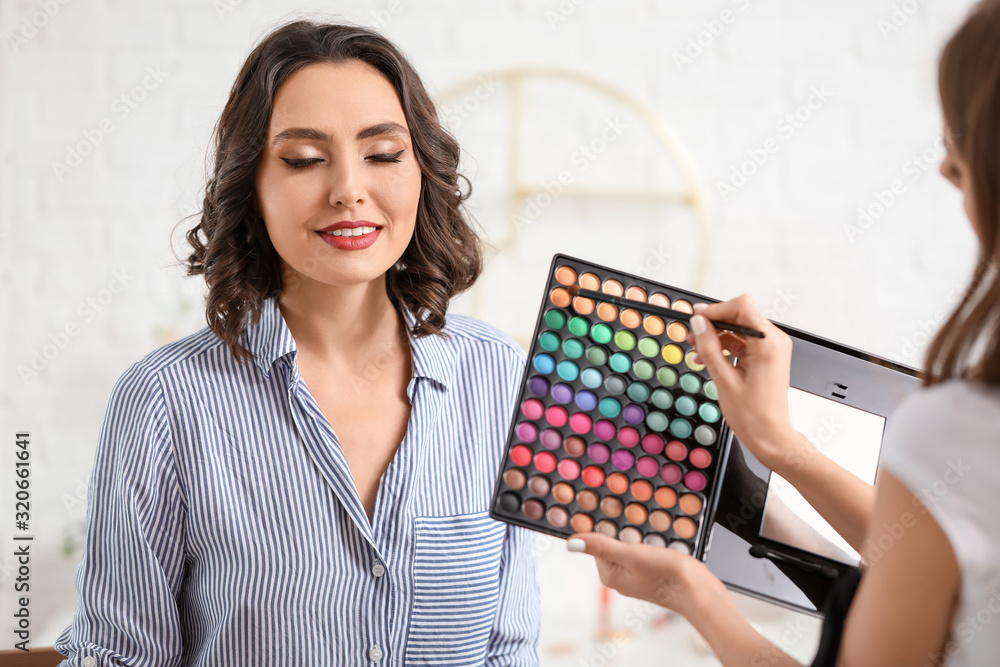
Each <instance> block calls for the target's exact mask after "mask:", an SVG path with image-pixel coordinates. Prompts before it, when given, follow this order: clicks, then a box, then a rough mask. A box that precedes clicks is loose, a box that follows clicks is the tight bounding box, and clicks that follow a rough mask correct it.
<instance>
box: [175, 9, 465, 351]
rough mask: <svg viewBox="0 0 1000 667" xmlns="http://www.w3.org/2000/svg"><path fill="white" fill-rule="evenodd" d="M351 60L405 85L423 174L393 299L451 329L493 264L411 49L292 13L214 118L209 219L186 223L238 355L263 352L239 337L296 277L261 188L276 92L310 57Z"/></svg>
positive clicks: (454, 148)
mask: <svg viewBox="0 0 1000 667" xmlns="http://www.w3.org/2000/svg"><path fill="white" fill-rule="evenodd" d="M346 60H360V61H362V62H365V63H367V64H369V65H371V66H372V67H374V68H375V69H376V70H378V71H379V72H380V73H382V74H383V75H384V76H385V77H386V78H387V79H388V80H389V82H390V83H392V85H393V86H394V87H395V89H396V92H397V93H398V95H399V100H400V103H401V105H402V107H403V113H404V114H405V116H406V121H407V124H408V125H409V129H410V137H411V139H412V142H413V152H414V156H415V158H416V161H417V164H418V165H419V167H420V171H421V174H422V179H421V180H422V183H421V188H420V201H419V204H418V208H417V220H416V226H415V229H414V233H413V239H412V240H411V241H410V244H409V246H408V247H407V248H406V250H405V251H404V252H403V255H402V257H400V259H399V261H398V262H397V263H396V264H395V266H393V267H392V268H390V269H389V271H388V272H387V274H386V289H387V291H388V293H389V298H390V299H391V300H392V302H393V304H394V305H395V306H396V307H397V308H398V307H399V306H400V304H402V305H403V306H405V307H406V308H407V309H408V310H409V311H410V312H412V313H413V314H414V315H415V316H416V324H415V325H414V327H413V330H412V332H411V333H412V334H413V335H414V336H417V337H419V336H426V335H430V334H438V335H442V336H443V335H444V334H443V332H442V329H443V327H444V325H445V311H446V310H447V308H448V303H449V302H450V301H451V299H452V298H453V297H454V296H455V295H457V294H459V293H460V292H462V291H464V290H466V289H468V288H469V287H471V286H472V284H473V283H474V282H475V280H476V278H478V276H479V274H480V272H481V271H482V254H481V249H480V243H479V238H478V237H477V235H476V233H475V232H474V231H473V229H472V227H471V226H470V224H469V222H468V220H467V218H466V215H465V213H464V212H463V206H462V204H463V202H464V201H465V200H466V199H467V198H468V196H469V194H470V191H471V186H470V184H469V182H468V180H467V179H465V177H464V176H462V175H461V174H459V173H458V160H459V147H458V143H457V142H456V141H455V139H454V138H453V137H452V136H451V135H450V134H449V133H448V131H447V130H446V129H445V128H444V127H443V126H442V125H441V122H440V121H439V119H438V115H437V109H436V108H435V106H434V103H433V101H432V100H431V98H430V96H429V95H428V94H427V91H426V90H425V88H424V85H423V83H422V82H421V80H420V77H419V76H417V73H416V72H415V71H414V69H413V67H412V66H411V65H410V63H409V62H408V61H407V59H406V58H405V56H403V54H402V53H401V52H400V51H399V49H397V48H396V47H395V46H394V45H393V44H392V43H391V42H390V41H389V40H387V39H386V38H385V37H383V36H382V35H380V34H378V33H376V32H374V31H372V30H369V29H367V28H362V27H357V26H349V25H337V24H327V23H319V22H313V21H305V20H298V21H293V22H290V23H287V24H285V25H283V26H280V27H279V28H277V29H275V30H274V31H273V32H271V33H270V34H269V35H267V36H266V37H264V39H263V40H262V41H261V42H260V43H259V44H258V45H257V46H256V47H255V48H254V49H253V51H252V52H251V53H250V55H249V56H248V57H247V59H246V61H245V62H244V63H243V66H242V68H241V69H240V72H239V74H238V75H237V76H236V81H235V83H234V84H233V87H232V90H231V91H230V93H229V99H228V101H227V102H226V105H225V107H224V108H223V110H222V115H221V117H220V118H219V121H218V123H217V125H216V128H215V138H214V139H215V155H214V166H213V167H212V168H210V169H209V173H211V177H210V178H209V180H208V183H207V185H206V188H205V198H204V203H203V208H202V211H201V212H200V215H201V221H200V222H199V223H198V225H196V226H195V227H194V228H193V229H191V230H190V231H188V232H187V234H186V237H187V240H188V242H189V243H190V244H191V246H192V248H193V249H194V251H193V252H192V253H191V254H190V255H189V256H188V258H187V260H186V265H187V275H189V276H191V275H200V274H203V275H204V276H205V281H206V282H207V283H208V287H209V292H208V297H207V304H206V305H207V307H206V313H205V317H206V320H207V321H208V326H209V327H210V328H211V329H212V330H213V331H214V332H215V333H216V335H218V336H219V338H221V339H222V340H223V341H224V342H225V343H226V345H227V346H228V347H229V349H230V350H231V351H232V353H233V355H234V356H235V357H236V359H237V360H239V361H245V360H248V359H250V358H252V356H253V355H252V353H251V352H250V351H249V350H247V349H246V348H245V347H244V346H243V345H242V344H240V343H239V341H238V338H239V336H240V334H241V332H242V331H243V328H244V325H245V324H246V323H247V317H248V316H249V317H250V318H252V322H254V323H256V322H257V321H259V318H260V311H261V306H262V303H263V300H264V299H265V298H267V297H270V296H276V295H278V294H280V293H281V291H282V289H283V288H284V287H285V285H284V284H283V278H282V274H281V264H280V261H279V257H278V253H277V251H276V250H275V249H274V246H273V245H272V244H271V241H270V238H269V237H268V234H267V229H266V228H265V226H264V219H263V217H262V215H261V212H260V208H259V204H258V202H257V196H256V190H255V174H256V172H257V166H258V163H259V161H260V157H261V154H262V153H263V150H264V143H265V141H266V137H267V130H268V125H269V123H270V120H271V111H272V104H273V100H274V95H275V92H276V91H277V90H278V88H279V87H280V86H281V84H282V83H284V82H285V81H286V80H287V79H288V78H289V77H290V76H291V75H292V74H294V73H295V72H296V71H298V70H299V69H301V68H302V67H304V66H306V65H310V64H313V63H338V62H343V61H346ZM460 180H461V181H463V182H464V185H465V189H464V191H463V190H462V189H461V188H460V187H459V181H460Z"/></svg>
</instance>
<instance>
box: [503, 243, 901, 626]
mask: <svg viewBox="0 0 1000 667" xmlns="http://www.w3.org/2000/svg"><path fill="white" fill-rule="evenodd" d="M548 275H549V279H548V281H547V284H546V286H545V293H544V296H543V300H542V307H541V309H540V312H539V314H538V321H537V324H536V327H535V333H534V337H533V338H532V344H531V348H530V350H529V356H528V365H527V370H526V372H525V376H524V381H523V384H522V386H521V390H520V395H519V397H518V402H517V406H516V410H515V413H514V415H513V416H512V419H511V425H510V430H509V432H508V437H507V447H506V450H505V453H504V458H503V460H502V463H501V466H500V470H499V473H498V477H497V480H496V484H495V487H494V491H493V498H492V502H491V506H490V514H491V516H492V517H493V518H495V519H498V520H500V521H506V522H508V523H512V524H515V525H519V526H524V527H526V528H530V529H532V530H536V531H540V532H543V533H547V534H550V535H555V536H558V537H569V536H570V535H572V534H573V533H577V532H589V531H600V532H602V533H605V534H607V535H610V536H612V537H617V538H618V539H620V540H622V541H624V542H645V543H647V544H653V545H659V546H663V547H669V548H673V549H676V550H679V551H682V552H684V553H689V554H691V555H693V556H695V557H696V558H698V559H700V560H702V561H703V562H704V563H705V565H706V566H707V567H708V569H709V570H711V571H712V572H713V573H714V574H716V575H717V576H718V577H719V578H720V579H721V580H722V581H723V582H724V583H725V584H726V586H728V587H729V588H730V589H733V590H738V591H740V592H743V593H746V594H748V595H752V596H755V597H758V598H761V599H764V600H767V601H770V602H773V603H775V604H779V605H783V606H786V607H789V608H792V609H796V610H798V611H803V612H806V613H809V614H813V615H822V612H821V609H822V606H823V604H824V601H825V600H826V599H827V596H828V594H829V592H830V590H831V587H832V585H833V583H834V582H835V581H836V579H837V578H838V577H839V576H840V575H841V574H843V573H845V572H847V571H848V570H851V569H856V561H852V560H851V558H850V557H849V556H850V554H847V557H845V555H844V552H843V549H841V548H840V547H838V546H837V542H836V539H837V538H836V537H835V536H833V537H831V534H830V532H829V531H830V530H832V529H831V528H830V527H829V525H828V524H825V522H824V521H823V519H822V518H821V517H818V516H812V515H810V514H809V512H808V508H804V507H803V502H799V500H801V499H797V498H796V497H795V496H794V494H791V495H790V494H789V493H788V492H787V488H784V487H783V486H782V483H781V480H780V479H779V480H778V481H777V482H776V480H775V477H776V476H774V475H773V474H772V473H771V472H770V471H769V470H767V468H765V467H764V466H763V465H761V464H760V462H759V461H757V460H756V458H755V457H754V456H753V454H752V453H751V452H750V451H749V450H748V449H747V448H746V447H745V446H744V445H743V444H742V443H741V442H740V441H739V439H738V438H736V437H735V436H734V434H733V433H732V432H731V431H730V430H729V429H728V428H727V426H726V424H725V420H724V418H723V417H722V412H721V410H720V408H719V405H718V393H717V391H716V387H715V383H714V382H713V381H712V380H711V376H710V375H709V374H708V371H707V369H706V368H705V367H704V366H703V365H701V364H700V363H698V360H697V359H696V356H695V354H694V352H693V351H692V349H691V346H690V345H689V344H688V343H687V335H688V324H687V321H686V318H685V317H684V316H683V315H680V316H678V317H667V316H665V315H664V314H656V313H653V312H651V311H652V310H655V308H653V309H651V308H649V307H650V306H652V307H660V308H669V309H672V310H674V311H680V312H681V313H687V314H691V313H693V307H692V306H693V304H695V303H697V302H705V303H715V302H717V300H716V299H710V298H707V297H704V296H702V295H698V294H694V293H691V292H687V291H684V290H681V289H677V288H674V287H670V286H668V285H663V284H659V283H656V282H652V281H650V280H646V279H643V278H640V277H637V276H633V275H629V274H626V273H622V272H620V271H615V270H612V269H609V268H606V267H603V266H598V265H596V264H592V263H590V262H586V261H583V260H580V259H576V258H573V257H569V256H566V255H556V256H555V257H554V258H553V260H552V265H551V267H550V270H549V274H548ZM577 290H582V292H580V293H577ZM586 292H599V293H601V294H602V295H605V296H607V297H609V298H625V299H628V300H630V301H632V302H635V304H634V305H632V307H629V305H630V304H623V303H622V302H621V301H616V302H614V303H612V302H610V301H604V300H601V299H597V298H594V299H590V298H587V296H590V294H588V293H586ZM643 304H646V305H645V306H643ZM775 325H776V326H778V327H779V328H780V329H782V330H783V331H785V332H786V333H787V334H788V335H790V336H791V337H792V338H793V339H794V340H795V345H794V349H793V352H792V359H791V377H790V390H789V398H790V407H794V408H795V410H792V415H791V416H792V418H793V423H794V424H795V427H796V429H797V430H799V431H800V432H803V433H805V434H807V435H809V434H812V435H816V436H817V437H819V435H823V438H822V439H823V440H824V442H823V451H824V453H825V454H827V455H828V456H830V457H831V458H833V459H834V460H835V461H836V462H837V463H839V464H840V465H844V466H847V467H848V468H849V469H859V468H858V466H859V465H860V464H861V463H863V464H864V465H863V466H862V467H865V466H867V467H868V469H869V470H870V471H872V475H871V478H870V479H867V481H869V482H873V481H874V472H873V471H874V466H875V464H876V463H877V459H878V454H879V451H880V449H881V439H882V433H883V428H884V425H885V424H887V423H888V422H889V421H891V415H892V413H893V412H894V411H895V409H896V407H897V406H898V405H899V403H900V402H902V401H903V400H904V399H905V398H906V397H907V396H908V395H910V394H912V393H913V392H915V391H917V390H918V389H919V386H920V380H919V377H918V376H919V373H918V372H917V371H916V370H914V369H912V368H909V367H906V366H903V365H900V364H897V363H895V362H892V361H889V360H887V359H883V358H880V357H877V356H875V355H871V354H868V353H866V352H862V351H860V350H856V349H854V348H850V347H847V346H845V345H842V344H840V343H836V342H834V341H830V340H827V339H824V338H821V337H819V336H816V335H814V334H810V333H808V332H804V331H800V330H798V329H794V328H792V327H789V326H786V325H783V324H779V323H775ZM793 398H794V399H795V400H794V401H792V400H791V399H793ZM829 423H838V424H850V425H852V426H851V427H849V428H844V429H843V430H844V433H842V434H840V435H838V436H837V438H834V441H832V442H831V441H830V435H831V434H830V433H829V432H828V429H827V430H823V429H825V428H826V426H825V425H826V424H829ZM862 427H863V428H862ZM824 434H825V435H824ZM838 439H842V440H844V442H839V441H838ZM852 457H853V458H852ZM786 486H787V485H786ZM758 500H760V502H757V501H758ZM765 515H766V517H767V518H766V520H765ZM831 540H832V541H831Z"/></svg>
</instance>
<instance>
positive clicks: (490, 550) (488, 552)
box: [406, 512, 506, 665]
mask: <svg viewBox="0 0 1000 667" xmlns="http://www.w3.org/2000/svg"><path fill="white" fill-rule="evenodd" d="M414 521H415V525H414V527H415V532H416V535H415V537H416V544H415V556H414V559H413V610H412V614H411V616H410V632H409V637H408V641H407V646H406V664H407V665H411V664H412V665H441V664H444V662H447V663H448V664H449V665H466V664H469V665H474V664H482V662H483V655H484V654H485V652H486V645H487V642H488V641H489V637H490V631H491V630H492V628H493V620H494V617H495V616H496V612H497V600H498V599H499V597H500V579H499V577H500V557H501V554H502V552H503V540H504V535H505V534H506V525H505V524H502V523H499V522H498V521H495V520H493V519H492V518H490V516H489V514H487V513H486V512H480V513H476V514H463V515H459V516H442V517H417V518H416V519H415V520H414Z"/></svg>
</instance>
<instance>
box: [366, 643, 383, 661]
mask: <svg viewBox="0 0 1000 667" xmlns="http://www.w3.org/2000/svg"><path fill="white" fill-rule="evenodd" d="M368 657H369V658H371V659H372V662H378V661H379V660H381V659H382V649H380V648H379V647H378V646H372V647H371V649H370V650H369V651H368Z"/></svg>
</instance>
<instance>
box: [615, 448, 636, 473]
mask: <svg viewBox="0 0 1000 667" xmlns="http://www.w3.org/2000/svg"><path fill="white" fill-rule="evenodd" d="M611 463H613V464H614V466H615V467H616V468H618V469H619V470H631V469H632V464H633V463H635V457H634V456H632V452H629V451H626V450H624V449H619V450H618V451H617V452H615V453H614V454H613V455H612V456H611Z"/></svg>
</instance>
